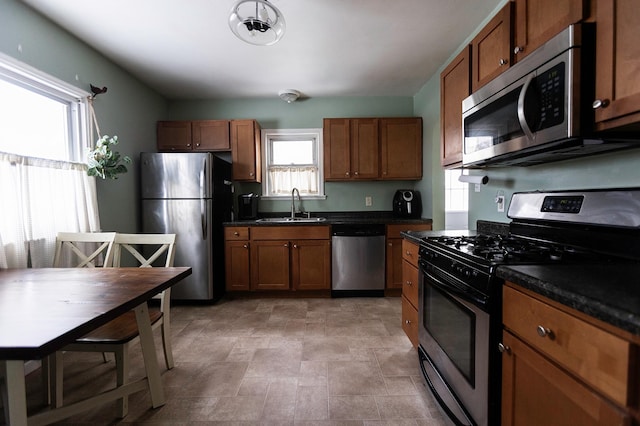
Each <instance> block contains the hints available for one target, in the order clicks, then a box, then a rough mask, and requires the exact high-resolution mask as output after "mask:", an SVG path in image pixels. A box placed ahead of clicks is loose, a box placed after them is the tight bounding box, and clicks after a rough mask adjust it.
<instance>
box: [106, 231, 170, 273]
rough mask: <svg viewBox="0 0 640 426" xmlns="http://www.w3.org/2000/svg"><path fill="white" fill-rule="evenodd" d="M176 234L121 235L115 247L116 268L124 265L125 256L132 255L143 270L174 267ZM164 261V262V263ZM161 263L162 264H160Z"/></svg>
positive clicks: (114, 261)
mask: <svg viewBox="0 0 640 426" xmlns="http://www.w3.org/2000/svg"><path fill="white" fill-rule="evenodd" d="M175 242H176V234H120V233H117V234H116V237H115V240H114V246H113V261H112V265H113V266H114V267H119V266H121V265H122V260H123V257H124V256H123V255H127V254H128V255H130V256H127V257H131V258H132V259H134V261H135V262H136V263H137V264H138V266H139V267H141V268H151V267H152V266H154V262H156V264H155V266H164V267H170V266H173V259H174V257H175ZM163 259H164V261H162V260H163ZM158 262H160V263H158Z"/></svg>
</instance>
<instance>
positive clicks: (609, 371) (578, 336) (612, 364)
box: [502, 283, 640, 426]
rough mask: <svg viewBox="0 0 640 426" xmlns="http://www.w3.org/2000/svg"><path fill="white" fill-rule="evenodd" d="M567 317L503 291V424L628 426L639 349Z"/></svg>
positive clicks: (512, 290)
mask: <svg viewBox="0 0 640 426" xmlns="http://www.w3.org/2000/svg"><path fill="white" fill-rule="evenodd" d="M574 312H575V311H572V310H571V309H570V308H565V307H561V306H559V305H558V304H556V303H555V302H551V301H548V299H545V298H544V297H542V296H537V295H534V294H532V293H531V292H527V291H526V290H522V289H520V288H519V287H517V286H515V285H514V284H511V283H507V285H506V286H505V287H504V289H503V323H504V327H505V331H504V333H503V341H502V345H503V349H504V351H503V358H502V361H503V367H502V368H503V371H502V424H503V425H507V426H508V425H516V424H517V425H539V424H548V425H564V424H580V425H630V424H631V419H632V412H634V411H635V412H637V408H638V406H637V404H638V401H637V395H638V393H637V392H638V390H639V389H640V385H639V383H638V380H636V379H634V377H635V375H636V374H637V371H636V370H635V368H636V366H637V363H638V361H639V359H638V357H639V356H638V348H637V347H636V346H635V345H634V344H633V343H632V342H631V341H628V340H626V339H624V338H622V337H620V336H618V335H615V334H613V333H611V332H610V331H609V330H605V329H602V328H600V327H599V326H598V325H597V320H593V322H591V321H588V320H586V319H585V318H583V317H584V314H582V316H579V315H575V314H574ZM637 421H638V419H636V422H637Z"/></svg>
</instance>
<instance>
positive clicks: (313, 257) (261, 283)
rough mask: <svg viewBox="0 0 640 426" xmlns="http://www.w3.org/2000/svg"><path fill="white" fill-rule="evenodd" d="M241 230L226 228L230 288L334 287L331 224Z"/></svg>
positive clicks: (263, 289) (289, 288) (300, 289)
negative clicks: (240, 231) (332, 283)
mask: <svg viewBox="0 0 640 426" xmlns="http://www.w3.org/2000/svg"><path fill="white" fill-rule="evenodd" d="M238 229H239V228H236V227H228V228H225V256H226V259H225V264H226V269H227V270H226V288H227V291H278V290H280V291H282V290H287V291H288V290H296V291H303V290H330V289H331V240H330V232H329V226H265V227H263V226H260V227H258V226H256V227H247V229H248V231H247V233H246V235H247V237H246V240H238V238H242V235H243V234H242V233H238V231H237V230H238ZM240 229H242V227H240ZM249 235H250V237H249Z"/></svg>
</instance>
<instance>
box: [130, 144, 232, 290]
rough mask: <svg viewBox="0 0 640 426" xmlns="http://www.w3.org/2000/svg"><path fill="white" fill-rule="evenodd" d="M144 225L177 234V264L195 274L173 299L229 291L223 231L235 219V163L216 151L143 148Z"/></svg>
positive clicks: (145, 229) (146, 228)
mask: <svg viewBox="0 0 640 426" xmlns="http://www.w3.org/2000/svg"><path fill="white" fill-rule="evenodd" d="M140 171H141V179H140V182H141V191H140V192H141V197H142V208H141V211H142V230H143V232H145V233H174V234H176V256H175V261H174V266H190V267H191V268H192V270H193V273H192V274H191V276H189V277H187V278H186V279H184V280H183V281H182V282H180V283H178V284H176V285H175V286H174V287H173V288H172V290H171V298H172V299H173V300H193V301H211V302H213V301H216V300H218V299H220V297H222V296H223V295H224V289H225V284H224V280H225V276H224V232H223V228H222V223H223V222H225V221H230V220H231V210H232V205H233V198H232V193H231V165H230V164H229V163H228V162H226V161H224V160H223V159H221V158H219V157H216V156H215V155H213V154H211V153H149V152H143V153H141V154H140Z"/></svg>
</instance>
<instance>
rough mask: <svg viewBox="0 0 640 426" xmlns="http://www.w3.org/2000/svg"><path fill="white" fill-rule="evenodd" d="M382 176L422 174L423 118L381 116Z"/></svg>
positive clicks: (397, 177) (409, 176) (398, 177)
mask: <svg viewBox="0 0 640 426" xmlns="http://www.w3.org/2000/svg"><path fill="white" fill-rule="evenodd" d="M380 141H381V143H382V144H381V149H382V151H381V153H382V155H381V156H380V163H381V170H380V172H381V178H382V179H403V180H404V179H409V180H410V179H421V178H422V118H420V117H412V118H381V119H380Z"/></svg>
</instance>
